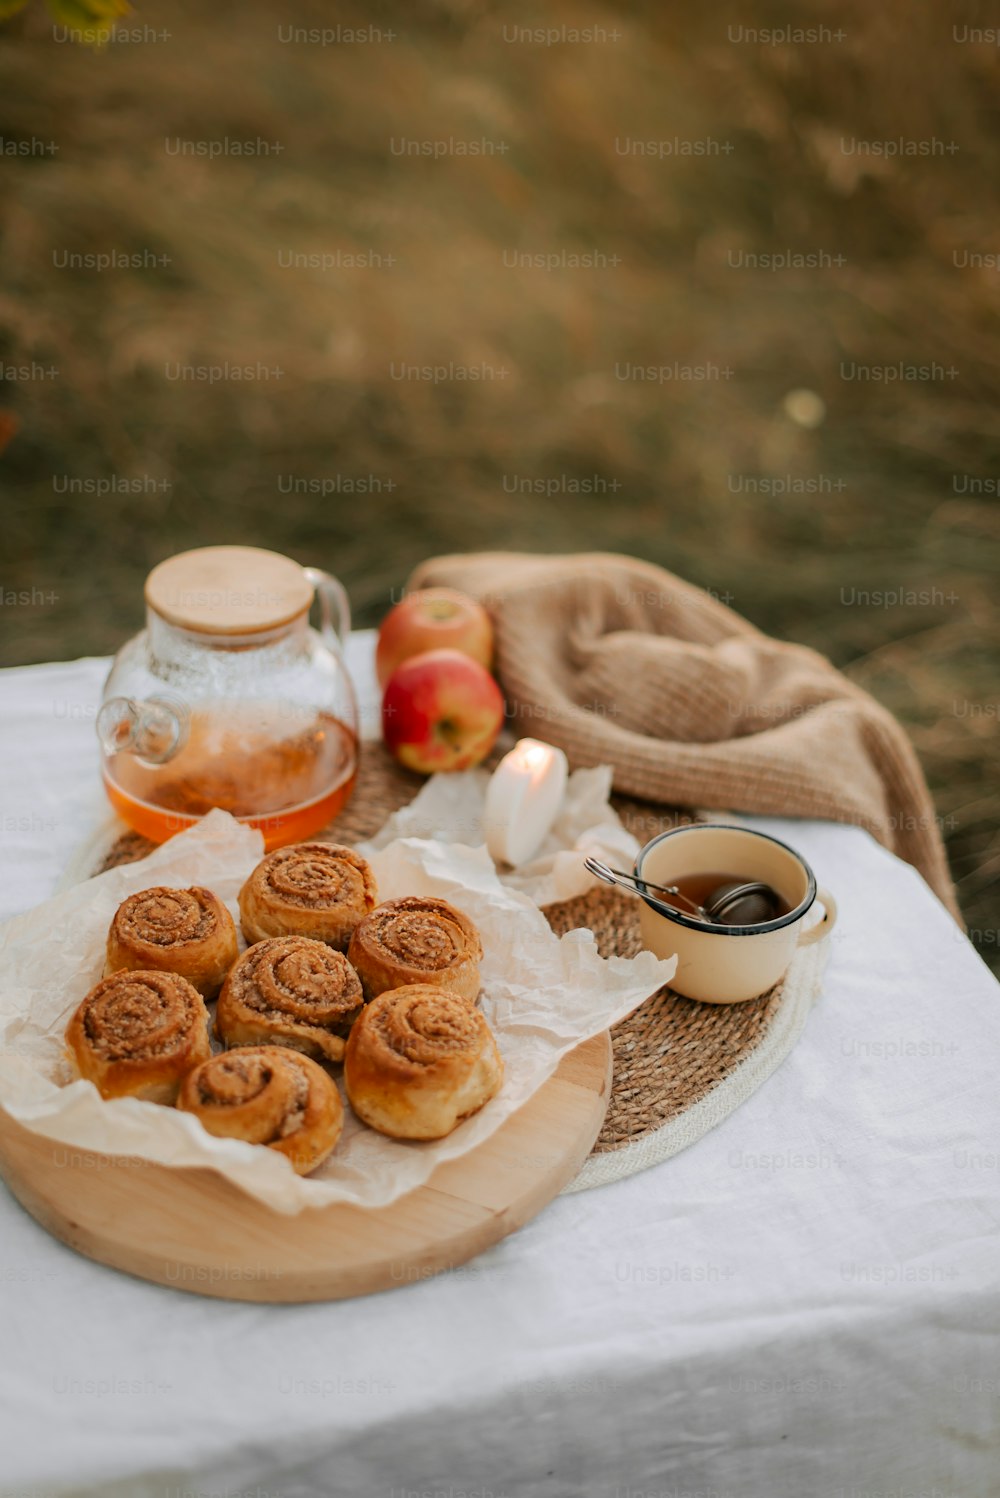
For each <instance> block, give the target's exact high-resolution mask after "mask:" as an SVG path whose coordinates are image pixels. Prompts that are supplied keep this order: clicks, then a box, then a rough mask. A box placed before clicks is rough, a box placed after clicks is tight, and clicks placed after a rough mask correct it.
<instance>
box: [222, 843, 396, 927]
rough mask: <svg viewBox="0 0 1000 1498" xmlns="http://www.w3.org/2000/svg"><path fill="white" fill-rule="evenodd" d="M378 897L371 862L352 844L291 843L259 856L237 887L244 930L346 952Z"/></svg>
mask: <svg viewBox="0 0 1000 1498" xmlns="http://www.w3.org/2000/svg"><path fill="white" fill-rule="evenodd" d="M377 899H378V892H377V890H376V888H375V876H374V874H373V873H372V871H371V866H370V865H369V863H368V861H367V859H364V858H362V857H361V854H360V853H355V851H354V849H353V848H342V847H340V846H339V845H338V844H337V843H294V844H293V845H292V846H291V847H290V848H276V849H275V851H274V852H273V853H269V854H268V855H267V857H266V858H265V859H262V861H261V862H260V863H259V864H258V865H257V867H256V868H255V869H254V871H253V873H252V874H251V875H250V878H249V879H248V880H247V882H246V884H244V886H243V888H242V889H241V890H240V920H241V925H242V927H243V935H244V936H245V937H246V939H247V941H248V942H255V941H263V939H264V938H265V937H266V936H309V937H311V938H312V939H313V940H314V941H325V942H326V943H327V945H328V946H331V947H336V948H337V949H338V951H341V952H346V951H347V944H348V942H349V941H350V939H351V933H352V931H353V930H354V928H355V926H356V925H357V924H358V922H359V921H361V920H363V919H364V917H365V916H366V915H367V914H368V912H369V911H370V910H372V909H373V908H374V905H375V902H376V900H377Z"/></svg>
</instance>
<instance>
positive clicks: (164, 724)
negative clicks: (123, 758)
mask: <svg viewBox="0 0 1000 1498" xmlns="http://www.w3.org/2000/svg"><path fill="white" fill-rule="evenodd" d="M188 720H189V714H188V710H187V708H186V707H185V706H184V704H183V703H181V702H172V701H169V700H168V699H167V698H165V697H150V698H149V699H148V700H147V701H145V702H137V701H136V700H135V699H134V698H132V697H109V698H108V700H107V701H106V702H104V703H102V705H101V709H100V711H99V712H98V714H97V737H98V738H99V739H100V741H101V747H102V749H103V750H104V752H105V754H107V755H108V756H111V755H113V754H123V753H128V754H134V755H135V756H136V758H138V759H142V760H145V761H146V763H147V764H151V765H163V764H166V762H167V760H169V759H172V758H173V756H174V755H175V754H176V753H177V751H178V750H179V749H182V748H183V747H184V745H185V743H186V742H187V736H188Z"/></svg>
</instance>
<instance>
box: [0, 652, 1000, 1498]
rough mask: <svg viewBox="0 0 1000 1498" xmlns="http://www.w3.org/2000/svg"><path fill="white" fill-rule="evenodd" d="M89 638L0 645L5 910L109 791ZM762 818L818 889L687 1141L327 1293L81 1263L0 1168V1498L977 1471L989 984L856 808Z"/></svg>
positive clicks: (837, 1483)
mask: <svg viewBox="0 0 1000 1498" xmlns="http://www.w3.org/2000/svg"><path fill="white" fill-rule="evenodd" d="M354 645H355V662H356V670H357V671H358V673H359V674H360V675H363V676H365V681H366V693H365V695H366V698H367V700H368V701H369V703H370V702H371V682H370V679H369V675H368V674H367V673H368V672H369V669H370V668H369V655H370V641H369V640H363V639H362V640H360V641H355V642H354ZM105 669H106V663H104V662H101V661H94V660H86V661H77V662H73V663H70V664H65V665H52V666H41V667H29V668H24V669H21V670H14V671H7V672H3V673H0V827H2V832H3V840H2V858H0V914H2V915H4V916H5V915H8V914H11V913H13V912H15V911H20V910H23V909H25V908H26V907H27V906H29V905H31V904H32V903H33V902H34V901H37V900H40V899H43V898H44V897H46V896H47V895H48V894H50V893H51V891H52V889H53V887H54V885H55V883H56V880H57V878H58V876H59V874H60V872H61V870H62V868H63V866H64V864H65V863H66V861H67V860H68V859H69V857H70V855H71V854H72V853H73V851H74V849H75V848H76V847H77V845H78V844H79V842H80V840H81V838H82V837H83V836H84V835H85V834H86V833H87V831H88V829H89V828H90V827H91V826H92V825H94V824H95V823H96V821H97V820H98V819H99V818H100V817H101V816H102V815H103V813H104V808H103V805H102V802H101V796H100V793H99V791H98V790H97V780H96V773H97V771H96V755H95V752H94V743H93V717H94V711H95V702H96V698H97V694H98V691H99V688H100V684H101V681H102V678H103V675H104V672H105ZM369 720H370V714H369ZM753 825H758V826H760V827H761V828H762V829H763V830H767V831H774V832H776V833H777V835H779V836H781V837H785V838H787V839H788V840H790V841H791V842H793V843H794V844H795V845H796V846H797V847H799V848H800V849H801V850H802V852H803V853H804V854H805V856H806V857H807V858H808V859H809V861H810V862H811V863H812V865H813V867H814V869H815V871H816V874H817V876H818V878H819V880H820V882H821V883H823V884H826V885H828V886H829V887H830V888H831V889H832V890H833V891H834V892H835V893H836V895H837V898H838V901H839V905H840V922H839V925H838V927H837V930H836V931H835V933H834V936H833V938H832V942H833V946H832V952H831V957H830V963H829V967H828V970H827V979H826V991H825V994H824V997H823V999H822V1000H821V1002H820V1005H819V1006H818V1008H817V1009H816V1011H815V1012H814V1014H813V1016H812V1018H811V1020H810V1022H809V1024H808V1026H807V1028H806V1031H805V1034H804V1035H803V1038H802V1040H801V1041H800V1043H799V1045H798V1047H797V1049H796V1050H795V1051H794V1052H793V1054H792V1056H791V1057H790V1058H789V1060H788V1061H787V1062H786V1063H785V1064H784V1066H783V1067H782V1068H781V1069H780V1070H779V1072H778V1073H777V1074H776V1075H775V1076H774V1077H773V1078H772V1079H771V1080H770V1081H769V1082H768V1083H767V1085H766V1086H765V1087H764V1088H763V1089H762V1090H761V1091H760V1092H758V1093H757V1094H756V1095H755V1096H754V1097H753V1098H751V1100H750V1101H749V1102H748V1103H747V1104H746V1106H745V1107H743V1108H742V1109H741V1110H739V1111H738V1112H737V1113H735V1114H734V1115H732V1116H731V1117H730V1118H728V1119H727V1120H726V1122H725V1123H724V1124H722V1125H721V1126H720V1127H719V1128H718V1129H717V1130H716V1131H715V1132H713V1133H712V1134H709V1135H708V1136H707V1137H706V1138H704V1139H702V1140H701V1141H700V1143H698V1144H697V1145H696V1146H694V1147H693V1148H692V1149H690V1150H688V1151H687V1152H686V1153H684V1154H682V1155H680V1156H678V1157H676V1158H675V1159H672V1160H670V1161H667V1162H666V1163H664V1164H663V1165H661V1166H658V1167H656V1168H655V1169H653V1170H651V1171H648V1172H646V1173H645V1174H643V1175H639V1176H635V1177H633V1178H632V1179H630V1180H627V1181H622V1182H619V1183H617V1184H616V1185H613V1186H608V1187H605V1188H603V1189H601V1190H598V1191H591V1192H586V1193H583V1194H581V1195H577V1196H568V1197H562V1198H560V1199H558V1200H556V1201H555V1202H553V1203H552V1204H551V1205H550V1206H549V1207H548V1208H547V1209H546V1210H545V1211H544V1212H543V1213H542V1214H541V1215H540V1216H539V1217H538V1218H537V1219H536V1220H535V1221H534V1222H532V1223H530V1224H529V1225H528V1226H527V1227H526V1228H525V1229H523V1230H522V1231H521V1232H519V1233H517V1234H515V1235H514V1236H513V1237H512V1238H509V1239H507V1240H506V1241H505V1242H504V1243H502V1244H499V1245H498V1246H497V1247H496V1248H494V1249H492V1250H491V1251H490V1252H488V1253H487V1254H484V1255H483V1256H482V1257H481V1258H479V1259H477V1260H475V1261H474V1262H473V1263H471V1264H469V1265H468V1266H466V1267H465V1268H464V1269H460V1270H456V1271H453V1272H451V1273H448V1274H445V1275H442V1276H440V1277H438V1278H436V1279H433V1280H429V1281H426V1282H421V1283H417V1284H409V1285H406V1286H403V1287H401V1288H399V1289H397V1290H395V1291H393V1292H391V1293H387V1294H383V1295H379V1296H374V1297H369V1298H367V1299H364V1300H358V1301H353V1302H344V1303H340V1304H331V1305H315V1306H312V1305H310V1306H299V1307H268V1306H253V1305H241V1304H235V1303H227V1302H224V1301H211V1300H205V1299H201V1298H198V1297H196V1296H193V1295H186V1294H183V1293H181V1292H178V1291H175V1290H171V1289H160V1288H156V1287H154V1286H151V1285H146V1284H143V1283H141V1282H139V1281H137V1280H132V1279H129V1278H127V1277H126V1276H125V1275H122V1274H117V1273H115V1272H113V1271H112V1270H109V1269H105V1268H102V1267H101V1266H99V1265H96V1264H91V1263H89V1262H88V1261H87V1260H85V1259H82V1258H80V1257H79V1256H77V1255H76V1254H74V1253H72V1252H71V1251H70V1250H69V1249H66V1248H63V1247H62V1246H61V1245H60V1244H58V1243H56V1242H55V1241H54V1240H52V1239H51V1238H50V1237H49V1236H48V1235H47V1234H46V1233H45V1232H44V1231H43V1230H42V1229H41V1228H40V1227H39V1226H37V1224H36V1223H35V1222H33V1221H32V1219H31V1218H30V1217H28V1216H27V1215H26V1214H25V1213H24V1212H23V1211H22V1210H21V1209H20V1207H18V1206H17V1204H16V1203H15V1202H14V1201H13V1200H12V1199H11V1198H10V1196H9V1195H8V1194H7V1193H6V1191H2V1192H0V1348H2V1353H3V1355H2V1357H0V1494H3V1495H5V1498H15V1495H17V1498H27V1495H29V1494H30V1495H32V1498H35V1495H45V1498H56V1495H60V1498H62V1495H66V1494H70V1493H72V1494H88V1495H89V1494H94V1495H98V1494H99V1495H101V1498H114V1495H119V1494H120V1495H128V1498H146V1495H150V1498H152V1495H157V1498H209V1495H211V1498H223V1495H225V1498H326V1495H328V1494H338V1495H339V1494H344V1495H351V1498H368V1495H382V1498H415V1495H434V1498H461V1495H463V1494H469V1495H476V1498H501V1495H514V1494H518V1495H520V1494H526V1495H528V1494H530V1495H531V1498H555V1495H566V1498H571V1495H572V1498H577V1495H588V1498H589V1495H594V1498H597V1495H600V1498H653V1495H656V1498H696V1495H700V1498H737V1495H738V1498H758V1495H759V1498H987V1495H990V1494H995V1493H997V1492H998V1491H1000V1252H998V1247H1000V1227H998V1223H1000V1088H998V1085H997V1075H998V1070H1000V1004H998V1002H997V1001H998V997H1000V994H998V988H997V984H996V983H995V981H994V980H993V978H992V977H991V976H990V974H989V972H988V971H987V969H986V967H985V966H984V965H983V963H982V962H981V961H980V959H979V957H978V955H977V954H976V952H975V951H974V950H973V948H972V946H971V945H970V944H969V943H968V942H967V941H966V940H965V939H964V938H963V937H962V936H961V935H960V934H959V933H958V932H957V930H956V928H955V927H954V925H953V924H952V922H951V921H950V919H949V917H948V916H947V914H946V913H945V911H944V910H943V909H942V907H941V906H940V905H939V903H938V902H937V900H936V899H935V898H934V896H933V895H932V894H931V893H930V892H929V890H928V889H927V888H926V886H925V885H924V884H923V882H922V881H921V879H920V878H919V877H918V875H917V874H916V873H914V872H913V871H912V870H911V869H910V868H908V867H907V866H905V865H904V864H901V863H899V862H898V861H897V860H896V859H894V858H893V857H892V856H891V855H890V854H888V853H886V852H885V851H883V850H882V849H881V848H879V847H878V846H877V845H876V844H875V843H874V842H872V841H871V839H870V838H868V837H867V836H866V835H865V834H864V833H862V832H859V831H855V830H852V829H847V828H842V827H834V826H829V825H825V824H820V823H814V822H783V821H778V820H774V819H766V820H763V819H762V820H760V821H758V822H755V823H754V824H753Z"/></svg>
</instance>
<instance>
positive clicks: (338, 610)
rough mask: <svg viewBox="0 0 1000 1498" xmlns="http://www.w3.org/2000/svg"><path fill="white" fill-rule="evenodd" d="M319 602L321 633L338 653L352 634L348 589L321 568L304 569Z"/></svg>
mask: <svg viewBox="0 0 1000 1498" xmlns="http://www.w3.org/2000/svg"><path fill="white" fill-rule="evenodd" d="M302 571H303V572H304V573H305V575H306V577H307V578H308V579H309V581H310V582H311V583H312V585H313V588H314V590H315V593H316V598H317V600H318V602H319V617H320V633H321V634H322V635H323V636H324V638H325V639H327V640H329V641H330V643H331V644H332V645H334V646H335V647H336V649H337V650H338V651H342V650H343V648H344V646H345V645H346V644H347V637H348V635H349V634H350V633H351V604H350V600H349V599H348V597H347V589H346V588H345V587H344V585H343V583H342V582H340V581H339V579H338V578H336V577H334V576H333V575H332V574H331V573H329V572H323V571H322V570H321V568H319V567H303V569H302Z"/></svg>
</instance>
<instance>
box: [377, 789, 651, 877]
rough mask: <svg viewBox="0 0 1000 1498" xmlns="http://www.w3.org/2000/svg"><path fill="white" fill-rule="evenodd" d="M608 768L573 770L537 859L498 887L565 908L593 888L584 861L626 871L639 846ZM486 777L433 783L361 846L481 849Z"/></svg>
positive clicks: (507, 872) (505, 872)
mask: <svg viewBox="0 0 1000 1498" xmlns="http://www.w3.org/2000/svg"><path fill="white" fill-rule="evenodd" d="M613 773H614V772H613V771H612V769H611V766H610V765H597V766H595V767H594V768H593V769H590V770H574V771H573V772H572V774H571V775H570V777H569V780H568V781H567V783H566V794H565V797H564V798H563V804H562V809H561V810H560V813H559V816H558V817H557V818H556V821H555V823H554V825H553V827H552V830H551V831H550V832H549V834H548V836H547V837H546V839H545V841H544V842H543V843H542V846H541V847H540V848H539V850H538V852H537V853H536V855H535V856H534V858H532V859H531V860H530V861H529V862H528V863H523V864H519V865H518V867H517V868H516V869H510V868H506V867H504V868H501V869H498V870H497V874H498V877H499V879H500V882H501V884H504V885H506V887H507V888H508V889H517V890H520V891H521V892H522V894H525V895H528V896H530V898H531V899H532V900H533V901H534V902H535V904H536V905H554V904H555V902H556V901H557V900H572V899H574V898H575V897H576V896H577V895H582V894H585V893H586V892H587V890H588V889H592V888H593V887H594V885H595V884H597V882H598V881H597V879H596V878H595V877H594V875H593V874H591V873H589V872H588V871H587V869H585V868H584V866H583V859H584V855H585V854H587V853H592V854H593V855H594V857H595V858H600V859H602V860H603V861H604V862H605V863H610V864H611V865H612V866H614V865H617V867H618V868H623V869H629V868H631V867H632V863H633V861H634V859H635V855H636V854H637V853H638V851H639V843H638V841H637V839H636V838H634V837H633V836H632V834H631V832H629V831H628V830H627V828H625V827H624V826H623V825H622V823H621V820H620V819H619V817H618V813H617V812H616V811H615V810H614V808H613V807H612V806H611V804H610V802H609V800H608V797H609V796H610V795H611V780H612V775H613ZM489 781H490V777H489V773H488V771H486V770H469V771H467V773H466V774H464V775H432V776H431V778H430V780H428V781H427V783H426V785H423V786H421V788H420V790H419V791H418V792H417V794H416V796H415V797H414V798H413V800H412V801H411V802H410V803H409V805H408V806H404V807H402V808H401V809H400V810H399V811H397V812H394V813H393V815H392V816H391V817H390V818H389V820H388V821H387V822H386V824H385V826H384V827H383V828H382V829H381V831H380V832H378V833H377V834H376V836H375V837H373V838H372V839H371V841H370V842H369V843H367V844H362V845H361V848H362V852H364V853H368V851H369V849H375V848H385V847H387V846H388V844H389V843H391V842H393V841H394V839H396V838H398V837H424V838H434V839H435V840H438V841H440V842H459V843H470V844H471V845H472V846H473V847H476V846H478V845H479V844H480V843H482V841H483V810H484V807H485V804H486V787H487V786H488V785H489Z"/></svg>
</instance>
